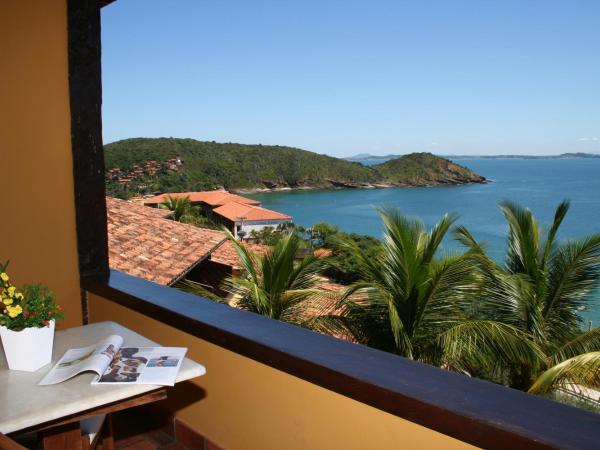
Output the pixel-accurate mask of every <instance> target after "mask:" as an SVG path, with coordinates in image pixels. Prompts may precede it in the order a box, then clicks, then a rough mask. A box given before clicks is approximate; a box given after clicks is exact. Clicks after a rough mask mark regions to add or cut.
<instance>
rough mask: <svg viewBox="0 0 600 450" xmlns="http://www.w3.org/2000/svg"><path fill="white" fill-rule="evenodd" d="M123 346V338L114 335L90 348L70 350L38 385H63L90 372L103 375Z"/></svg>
mask: <svg viewBox="0 0 600 450" xmlns="http://www.w3.org/2000/svg"><path fill="white" fill-rule="evenodd" d="M121 345H123V338H122V337H121V336H117V335H112V336H109V337H107V338H106V339H102V340H101V341H99V342H97V343H96V344H93V345H90V346H88V347H83V348H72V349H69V350H67V352H66V353H65V354H64V355H63V357H62V358H60V360H59V361H58V362H57V363H56V364H55V365H54V367H53V368H52V369H51V370H50V372H48V373H47V374H46V376H45V377H44V378H43V379H42V381H40V382H39V383H38V385H39V386H46V385H49V384H56V383H61V382H63V381H65V380H68V379H69V378H71V377H73V376H75V375H77V374H79V373H81V372H85V371H89V370H91V371H94V372H96V373H97V374H101V373H103V372H104V371H105V370H106V368H107V367H108V366H109V364H110V362H111V361H112V359H113V358H114V356H115V354H116V353H117V352H118V351H119V349H120V348H121Z"/></svg>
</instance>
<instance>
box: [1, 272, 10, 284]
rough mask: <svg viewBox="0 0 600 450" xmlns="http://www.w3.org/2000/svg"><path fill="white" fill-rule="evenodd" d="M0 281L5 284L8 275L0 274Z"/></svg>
mask: <svg viewBox="0 0 600 450" xmlns="http://www.w3.org/2000/svg"><path fill="white" fill-rule="evenodd" d="M0 279H2V281H4V282H5V283H6V282H8V275H7V274H6V272H2V273H0Z"/></svg>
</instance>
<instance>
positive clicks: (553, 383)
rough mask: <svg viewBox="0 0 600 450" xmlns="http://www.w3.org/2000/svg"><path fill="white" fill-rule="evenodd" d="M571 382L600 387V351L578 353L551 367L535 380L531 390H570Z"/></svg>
mask: <svg viewBox="0 0 600 450" xmlns="http://www.w3.org/2000/svg"><path fill="white" fill-rule="evenodd" d="M571 384H576V385H579V386H584V387H587V388H592V389H598V387H600V351H598V352H589V353H584V354H582V355H577V356H574V357H573V358H570V359H567V360H566V361H563V362H561V363H559V364H557V365H555V366H552V367H550V368H549V369H548V370H546V371H545V372H543V373H542V374H541V375H540V376H539V377H538V378H537V379H536V380H535V382H534V383H533V385H532V386H531V387H530V388H529V392H530V393H532V394H539V395H543V394H545V393H547V392H550V391H552V390H555V389H558V388H563V389H566V390H567V391H568V390H569V385H571Z"/></svg>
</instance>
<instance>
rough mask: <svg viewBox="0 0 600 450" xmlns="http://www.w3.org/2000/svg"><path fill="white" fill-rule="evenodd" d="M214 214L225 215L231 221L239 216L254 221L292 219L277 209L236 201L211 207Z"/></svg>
mask: <svg viewBox="0 0 600 450" xmlns="http://www.w3.org/2000/svg"><path fill="white" fill-rule="evenodd" d="M213 212H214V213H215V214H218V215H220V216H222V217H225V218H226V219H228V220H231V221H232V222H236V221H239V220H240V218H241V217H243V218H244V222H256V221H259V220H292V216H288V215H287V214H283V213H280V212H277V211H271V210H270V209H266V208H263V207H261V206H254V205H247V204H242V203H238V202H229V203H226V204H224V205H222V206H219V207H218V208H215V209H213Z"/></svg>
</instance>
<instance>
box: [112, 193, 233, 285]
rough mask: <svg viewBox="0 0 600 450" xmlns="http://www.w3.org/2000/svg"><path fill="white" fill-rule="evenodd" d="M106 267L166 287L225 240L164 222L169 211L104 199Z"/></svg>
mask: <svg viewBox="0 0 600 450" xmlns="http://www.w3.org/2000/svg"><path fill="white" fill-rule="evenodd" d="M106 206H107V209H108V250H109V264H110V267H112V268H114V269H117V270H120V271H121V272H125V273H128V274H130V275H134V276H136V277H140V278H144V279H146V280H148V281H153V282H155V283H158V284H163V285H169V284H172V283H174V282H175V281H177V280H178V279H180V278H181V277H182V276H184V275H185V274H186V273H187V272H188V271H189V270H191V269H192V268H193V267H194V266H195V265H196V264H197V263H198V262H200V261H201V260H203V259H204V258H206V257H208V256H209V254H210V252H212V251H213V250H214V249H215V248H216V247H217V246H218V245H219V244H221V243H222V242H223V240H224V239H225V235H224V234H223V233H221V232H219V231H213V230H206V229H202V228H198V227H195V226H193V225H187V224H183V223H179V222H175V221H173V220H169V219H166V218H165V217H166V216H168V215H170V213H171V212H170V211H166V210H162V209H155V208H148V207H146V206H142V205H140V204H139V203H131V202H127V201H124V200H118V199H115V198H107V199H106Z"/></svg>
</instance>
